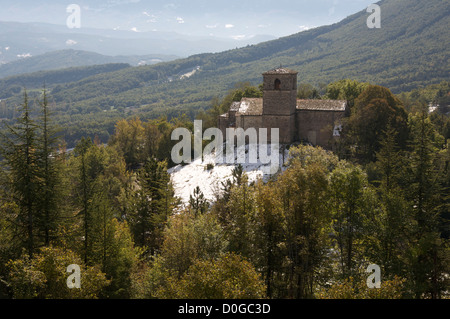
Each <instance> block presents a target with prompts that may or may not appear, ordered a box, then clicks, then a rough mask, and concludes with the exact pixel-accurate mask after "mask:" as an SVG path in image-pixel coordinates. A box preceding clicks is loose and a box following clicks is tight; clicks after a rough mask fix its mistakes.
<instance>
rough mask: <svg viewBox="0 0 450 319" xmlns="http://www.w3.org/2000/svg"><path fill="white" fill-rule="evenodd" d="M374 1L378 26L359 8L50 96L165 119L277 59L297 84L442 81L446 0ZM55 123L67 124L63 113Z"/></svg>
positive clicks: (393, 85) (446, 73) (398, 85)
mask: <svg viewBox="0 0 450 319" xmlns="http://www.w3.org/2000/svg"><path fill="white" fill-rule="evenodd" d="M378 4H379V5H380V6H381V28H380V29H369V28H368V27H367V23H366V22H367V19H368V17H369V16H370V13H367V12H366V10H363V11H361V12H358V13H356V14H354V15H351V16H349V17H347V18H346V19H344V20H343V21H341V22H339V23H336V24H333V25H330V26H323V27H319V28H316V29H312V30H308V31H304V32H301V33H297V34H294V35H291V36H288V37H284V38H280V39H277V40H272V41H268V42H264V43H261V44H258V45H251V46H247V47H245V48H241V49H235V50H229V51H225V52H221V53H215V54H211V53H208V54H199V55H194V56H191V57H189V58H186V59H179V60H175V61H170V62H166V63H160V64H157V65H153V66H140V67H134V68H125V69H122V70H118V71H115V72H110V73H108V74H98V75H95V76H93V77H88V78H84V79H83V80H81V81H79V82H71V83H67V84H63V85H60V86H58V87H57V89H56V90H53V92H52V95H53V98H54V101H55V103H56V104H57V105H60V109H62V110H65V112H64V116H67V114H66V113H67V112H66V111H67V110H68V108H69V109H70V110H71V113H72V114H73V115H72V117H75V116H76V117H77V118H82V117H83V114H85V113H89V112H94V113H95V112H96V113H97V115H95V114H94V116H99V117H104V116H106V115H105V114H100V113H99V112H102V113H103V112H107V113H108V112H110V111H111V110H115V111H118V113H116V114H115V116H117V117H119V116H126V115H127V114H129V113H127V111H126V110H127V109H132V110H133V112H132V114H136V113H139V114H141V115H142V116H143V117H157V116H161V115H165V116H168V117H169V118H170V117H171V116H177V115H180V114H182V113H186V114H187V115H188V116H194V114H195V113H196V112H198V110H200V109H205V108H208V107H209V106H210V101H211V99H212V98H213V97H215V96H220V95H223V94H225V93H226V92H227V90H229V89H230V88H232V87H233V86H234V85H235V83H237V82H241V81H249V82H251V83H252V84H259V83H260V82H261V73H263V72H264V71H267V70H269V69H272V68H274V67H278V66H279V65H280V64H282V65H283V66H284V67H288V68H291V69H295V70H297V71H299V82H307V83H311V84H318V83H329V82H332V81H335V80H339V79H342V78H351V79H355V80H359V81H365V82H371V83H373V84H379V85H383V86H386V87H388V88H390V89H391V90H392V91H393V92H394V93H399V92H401V91H410V90H411V89H414V88H417V87H421V86H425V85H428V84H433V83H439V82H440V81H442V80H448V79H449V78H450V66H449V63H448V61H449V60H450V59H449V58H450V51H449V50H448V43H450V32H449V29H450V28H449V26H450V6H449V5H448V2H447V1H440V0H429V1H426V2H425V1H420V0H383V1H380V2H379V3H378ZM194 69H195V70H196V72H195V74H193V75H192V76H190V77H188V78H186V77H185V78H183V79H181V77H180V74H184V73H188V72H189V71H192V70H194ZM15 101H16V102H17V100H15ZM69 101H70V103H69ZM56 109H58V107H56ZM87 110H89V112H88V111H87ZM108 114H109V113H108ZM88 116H89V118H92V117H93V115H92V114H89V115H88ZM111 116H112V115H111ZM63 122H64V123H75V121H74V120H73V119H68V118H67V119H65V120H64V121H63Z"/></svg>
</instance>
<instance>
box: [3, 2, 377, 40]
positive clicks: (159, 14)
mask: <svg viewBox="0 0 450 319" xmlns="http://www.w3.org/2000/svg"><path fill="white" fill-rule="evenodd" d="M374 2H375V1H374V0H313V1H306V0H289V1H288V0H227V1H214V0H169V1H153V0H152V1H144V0H90V1H87V0H68V1H61V0H46V1H39V0H35V1H33V0H0V21H17V22H46V23H52V24H60V25H66V21H67V18H68V17H69V15H70V13H67V11H66V9H67V7H68V6H69V5H70V4H76V5H78V6H79V8H80V27H81V28H99V29H109V30H127V31H134V32H137V33H139V32H150V31H164V32H177V33H180V34H187V35H191V36H208V35H209V36H217V37H226V38H233V39H241V38H242V39H244V38H249V37H253V36H256V35H271V36H275V37H281V36H287V35H291V34H294V33H297V32H300V31H303V30H307V29H310V28H314V27H319V26H322V25H329V24H332V23H336V22H339V21H340V20H342V19H344V18H346V17H347V16H349V15H351V14H353V13H356V12H359V11H362V10H365V9H366V8H367V7H368V6H369V5H370V4H371V3H374Z"/></svg>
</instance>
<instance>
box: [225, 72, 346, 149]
mask: <svg viewBox="0 0 450 319" xmlns="http://www.w3.org/2000/svg"><path fill="white" fill-rule="evenodd" d="M297 74H298V72H295V71H293V70H289V69H286V68H277V69H273V70H271V71H267V72H265V73H263V78H264V83H263V97H262V98H243V99H242V100H241V101H240V102H234V103H233V104H232V105H231V107H230V110H229V111H228V113H225V114H223V115H221V116H220V117H219V120H218V125H219V128H220V130H221V131H222V133H223V134H224V136H226V135H225V134H226V133H225V132H226V129H227V128H243V129H244V130H247V129H248V128H252V127H253V128H256V130H257V131H258V129H259V128H267V131H268V134H269V136H268V140H269V141H270V129H271V128H279V133H280V135H279V141H280V143H282V144H292V143H294V142H305V143H311V144H312V145H318V146H321V147H324V148H327V149H332V148H333V145H334V142H335V141H336V139H337V138H339V129H340V127H341V123H340V120H341V119H342V118H343V117H344V114H345V110H346V107H347V102H346V101H335V100H300V99H297Z"/></svg>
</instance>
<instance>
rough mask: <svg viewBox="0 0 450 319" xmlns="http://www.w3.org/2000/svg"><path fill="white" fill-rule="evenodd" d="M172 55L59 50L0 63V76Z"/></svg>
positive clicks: (155, 59) (150, 61) (132, 62)
mask: <svg viewBox="0 0 450 319" xmlns="http://www.w3.org/2000/svg"><path fill="white" fill-rule="evenodd" d="M177 58H179V57H177V56H174V55H163V54H154V55H144V56H137V55H135V56H107V55H102V54H98V53H95V52H88V51H81V50H73V49H68V50H60V51H53V52H49V53H44V54H42V55H37V56H33V57H28V58H23V59H20V60H17V61H13V62H9V63H6V64H2V65H0V78H5V77H7V76H12V75H20V74H27V73H33V72H37V71H48V70H59V69H63V68H71V67H79V66H90V65H100V64H108V63H127V64H130V65H134V66H137V65H143V64H149V65H151V64H156V63H160V62H164V61H171V60H175V59H177Z"/></svg>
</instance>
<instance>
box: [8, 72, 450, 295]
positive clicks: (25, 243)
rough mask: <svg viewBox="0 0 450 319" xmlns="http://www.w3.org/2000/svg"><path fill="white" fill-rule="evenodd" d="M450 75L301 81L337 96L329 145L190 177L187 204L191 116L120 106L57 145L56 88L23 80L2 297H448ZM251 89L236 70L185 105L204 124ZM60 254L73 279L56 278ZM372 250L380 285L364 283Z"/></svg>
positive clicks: (305, 94) (11, 159) (14, 127)
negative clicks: (419, 84) (184, 174)
mask: <svg viewBox="0 0 450 319" xmlns="http://www.w3.org/2000/svg"><path fill="white" fill-rule="evenodd" d="M449 88H450V86H449V83H448V82H442V83H441V84H438V85H432V86H429V87H426V88H423V89H417V90H414V91H411V92H408V93H403V94H399V95H394V94H392V93H391V91H390V90H389V89H387V88H385V87H382V86H377V85H371V84H369V83H363V82H358V81H355V80H340V81H336V82H332V83H330V84H329V85H326V86H315V84H308V83H302V84H301V85H300V86H299V91H298V95H299V97H302V98H327V99H345V100H347V101H349V105H350V109H349V112H348V116H347V117H346V119H345V123H344V126H343V130H342V132H341V133H342V134H341V138H340V140H339V145H338V148H337V151H336V152H334V153H333V152H330V151H327V150H325V149H322V148H320V147H313V146H309V145H297V146H294V145H293V146H291V147H290V157H289V161H288V163H286V169H285V170H284V171H280V172H279V173H278V174H276V175H274V176H273V177H272V178H271V179H270V180H269V181H267V182H263V181H262V180H260V181H258V182H255V183H249V182H248V178H247V175H246V173H245V171H243V169H242V167H241V166H236V167H235V168H234V170H233V176H232V178H230V179H228V180H224V181H221V185H222V189H221V190H220V192H218V193H217V197H216V199H215V200H214V201H212V202H208V201H207V200H205V198H204V196H203V194H202V192H201V190H200V189H195V190H192V195H191V198H190V200H189V202H188V203H182V202H181V201H180V199H178V198H177V197H176V194H175V192H174V189H173V185H172V184H171V179H170V175H169V173H168V168H169V167H172V166H173V163H171V158H170V152H171V149H172V146H173V145H174V143H175V142H174V141H172V140H171V133H172V131H173V130H174V129H175V128H177V127H186V128H189V129H191V130H192V128H193V124H192V119H191V118H190V117H189V116H186V115H184V116H183V115H181V116H177V117H173V118H171V119H168V118H159V119H148V118H145V116H143V117H139V116H134V117H131V118H125V119H119V120H116V121H115V122H114V127H113V131H112V132H111V135H110V136H109V137H108V142H107V143H106V144H105V143H103V142H102V141H101V139H100V138H99V137H98V136H96V137H94V138H90V137H88V135H85V136H82V137H81V138H80V139H79V140H78V141H77V143H76V146H75V148H74V149H73V150H68V149H67V148H66V142H65V141H64V140H63V139H62V138H61V134H60V130H59V129H58V125H56V123H55V122H54V121H53V116H52V109H51V108H50V107H49V100H51V99H57V95H56V94H55V95H56V96H53V97H52V96H50V95H49V93H48V92H47V91H46V90H45V89H44V90H42V89H41V90H40V94H39V95H37V96H36V100H35V103H30V101H29V97H28V95H27V94H26V93H24V94H23V96H22V100H21V103H20V108H18V111H17V115H16V117H15V119H14V122H13V123H8V122H3V126H4V129H3V130H2V137H1V141H0V154H1V157H2V163H1V164H2V169H1V175H0V200H1V201H0V296H1V297H2V298H14V299H20V298H27V299H28V298H57V299H59V298H123V299H125V298H133V299H138V298H157V299H167V298H171V299H172V298H189V299H191V298H192V299H202V298H214V299H221V298H247V299H249V298H272V299H305V298H316V299H328V298H333V299H334V298H354V299H363V298H420V299H428V298H433V299H438V298H448V297H449V271H450V269H449V265H450V247H449V236H450V229H449V227H450V214H449V203H450V202H449V200H450V198H449V186H450V166H449V164H450V151H449V146H450V144H449V138H450V118H449V115H448V105H449V104H448V101H449V100H448V99H449V96H450V95H449V92H450V89H449ZM260 94H261V91H260V88H259V87H254V86H252V84H250V83H242V84H240V85H239V86H236V87H235V88H233V89H232V90H230V91H229V92H228V94H227V95H226V96H225V97H224V98H221V99H219V98H215V99H213V100H212V101H211V102H210V105H209V108H208V109H206V110H204V111H201V112H198V113H197V114H196V118H198V119H202V120H203V121H204V123H205V125H204V129H206V128H208V127H212V126H214V125H215V123H216V119H217V115H218V114H222V113H223V112H225V111H226V110H227V109H228V107H229V106H230V104H231V102H232V101H233V100H239V99H240V98H242V97H252V96H260ZM430 106H431V107H433V106H435V109H433V112H430V110H431V109H430ZM69 110H70V109H69ZM96 120H99V119H96ZM100 120H101V119H100ZM81 132H83V131H82V130H81ZM81 134H83V133H81ZM72 264H76V265H79V266H80V267H81V288H75V289H69V288H68V287H67V281H66V280H67V277H68V273H67V271H66V269H67V267H68V266H69V265H72ZM368 264H377V265H379V266H380V267H381V272H382V283H381V288H380V289H369V288H368V287H367V285H366V279H367V276H368V275H367V274H366V273H365V269H366V268H367V265H368Z"/></svg>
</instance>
